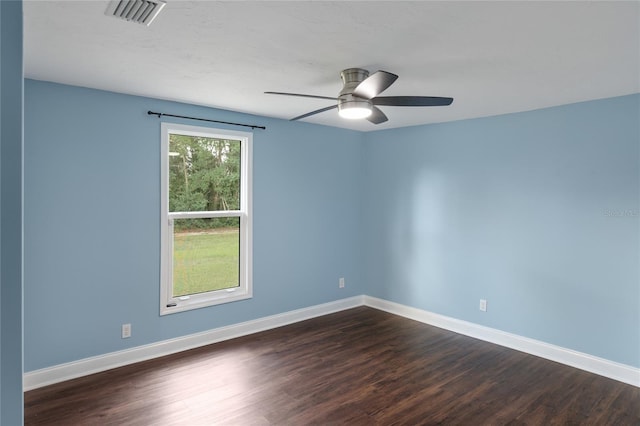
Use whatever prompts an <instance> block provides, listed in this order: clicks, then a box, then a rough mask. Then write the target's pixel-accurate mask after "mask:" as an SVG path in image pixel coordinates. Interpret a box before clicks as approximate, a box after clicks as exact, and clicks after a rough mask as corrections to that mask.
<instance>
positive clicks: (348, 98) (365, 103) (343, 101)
mask: <svg viewBox="0 0 640 426" xmlns="http://www.w3.org/2000/svg"><path fill="white" fill-rule="evenodd" d="M367 77H369V71H367V70H365V69H362V68H348V69H346V70H344V71H342V72H341V73H340V78H342V83H343V87H342V90H341V91H340V93H339V94H338V111H342V110H343V109H351V108H366V109H369V110H371V108H372V106H373V104H372V103H371V101H370V100H369V99H365V98H360V97H357V96H353V91H354V89H355V88H356V87H358V85H359V84H360V83H362V82H363V81H364V80H365V79H366V78H367Z"/></svg>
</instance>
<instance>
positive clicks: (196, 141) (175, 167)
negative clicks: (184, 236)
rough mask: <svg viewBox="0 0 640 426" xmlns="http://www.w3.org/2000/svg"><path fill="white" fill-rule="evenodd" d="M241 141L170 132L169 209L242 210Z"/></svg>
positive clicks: (178, 210) (176, 210)
mask: <svg viewBox="0 0 640 426" xmlns="http://www.w3.org/2000/svg"><path fill="white" fill-rule="evenodd" d="M240 148H241V143H240V141H239V140H231V139H215V138H207V137H199V136H187V135H179V134H175V133H171V134H170V135H169V211H170V212H193V211H219V210H239V209H240Z"/></svg>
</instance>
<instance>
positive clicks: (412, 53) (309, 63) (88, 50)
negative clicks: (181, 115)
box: [24, 0, 640, 131]
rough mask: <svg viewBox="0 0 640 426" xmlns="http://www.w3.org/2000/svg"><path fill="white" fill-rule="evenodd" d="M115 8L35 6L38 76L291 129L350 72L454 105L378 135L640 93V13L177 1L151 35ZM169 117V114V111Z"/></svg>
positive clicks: (551, 7) (321, 119) (630, 9)
mask: <svg viewBox="0 0 640 426" xmlns="http://www.w3.org/2000/svg"><path fill="white" fill-rule="evenodd" d="M107 4H108V2H106V1H55V0H49V1H31V0H27V1H25V3H24V20H25V22H24V31H25V75H26V77H28V78H33V79H38V80H47V81H54V82H59V83H66V84H72V85H77V86H86V87H92V88H97V89H104V90H110V91H115V92H121V93H129V94H134V95H143V96H150V97H154V98H160V99H169V100H176V101H182V102H188V103H193V104H198V105H206V106H212V107H218V108H224V109H228V110H234V111H241V112H248V113H253V114H259V115H263V116H270V117H278V118H287V119H288V118H291V117H294V116H297V115H300V114H303V113H306V112H309V111H312V110H315V109H319V108H322V107H325V106H328V105H330V103H331V101H323V100H315V99H304V98H288V97H279V96H273V95H265V94H264V93H263V92H264V91H282V92H296V93H309V94H316V95H322V96H336V95H337V93H338V91H339V90H340V89H341V82H340V76H339V73H340V71H341V70H342V69H344V68H349V67H362V68H366V69H369V70H370V71H372V72H373V71H375V70H378V69H383V70H386V71H390V72H393V73H395V74H398V75H399V76H400V78H399V79H398V80H397V81H396V83H395V84H394V85H393V86H392V87H391V88H389V89H388V90H387V91H386V92H384V95H385V96H393V95H423V96H451V97H453V98H454V99H455V100H454V102H453V104H452V105H451V106H448V107H428V108H408V107H404V108H403V107H382V108H381V109H383V110H384V112H385V113H386V114H387V116H388V117H389V121H388V122H387V123H384V124H381V125H378V126H375V125H373V124H371V123H369V122H367V121H366V120H359V121H351V120H344V119H340V118H339V117H338V114H337V111H336V110H332V111H329V112H325V113H321V114H318V115H316V116H313V117H310V118H308V119H305V121H309V122H314V123H319V124H325V125H330V126H338V127H344V128H351V129H356V130H363V131H369V130H379V129H384V128H391V127H402V126H411V125H417V124H425V123H434V122H442V121H451V120H458V119H464V118H472V117H482V116H489V115H496V114H503V113H509V112H517V111H526V110H531V109H536V108H542V107H546V106H552V105H560V104H566V103H572V102H578V101H584V100H590V99H598V98H605V97H610V96H618V95H625V94H630V93H637V92H640V2H635V1H632V2H591V1H589V2H482V1H477V2H455V1H447V2H430V1H408V2H404V1H368V2H367V1H339V2H336V1H334V2H329V1H285V2H275V1H225V2H222V1H176V0H168V3H167V6H166V7H165V8H164V10H163V11H162V12H161V14H160V15H159V16H158V17H157V18H156V20H155V21H154V22H153V24H152V25H151V26H150V27H145V26H143V25H139V24H133V23H128V22H126V21H122V20H118V19H116V18H112V17H108V16H105V15H104V11H105V10H106V7H107ZM167 112H169V111H167Z"/></svg>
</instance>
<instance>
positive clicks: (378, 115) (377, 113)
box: [367, 106, 389, 124]
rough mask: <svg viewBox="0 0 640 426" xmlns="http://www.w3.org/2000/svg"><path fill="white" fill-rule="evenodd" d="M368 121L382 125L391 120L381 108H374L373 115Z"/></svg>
mask: <svg viewBox="0 0 640 426" xmlns="http://www.w3.org/2000/svg"><path fill="white" fill-rule="evenodd" d="M367 120H369V121H370V122H372V123H373V124H380V123H384V122H385V121H388V120H389V119H388V118H387V116H386V115H384V112H382V111H381V110H380V108H378V107H375V106H374V107H373V108H372V109H371V115H370V116H368V117H367Z"/></svg>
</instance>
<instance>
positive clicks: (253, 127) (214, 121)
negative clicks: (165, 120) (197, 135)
mask: <svg viewBox="0 0 640 426" xmlns="http://www.w3.org/2000/svg"><path fill="white" fill-rule="evenodd" d="M147 114H149V115H157V116H158V118H160V117H162V116H163V115H164V116H166V117H175V118H186V119H187V120H198V121H208V122H210V123H220V124H230V125H232V126H242V127H251V128H252V129H263V130H266V129H267V128H266V127H264V126H257V125H255V124H242V123H231V122H229V121H218V120H209V119H208V118H196V117H187V116H184V115H174V114H165V113H164V112H153V111H147Z"/></svg>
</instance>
